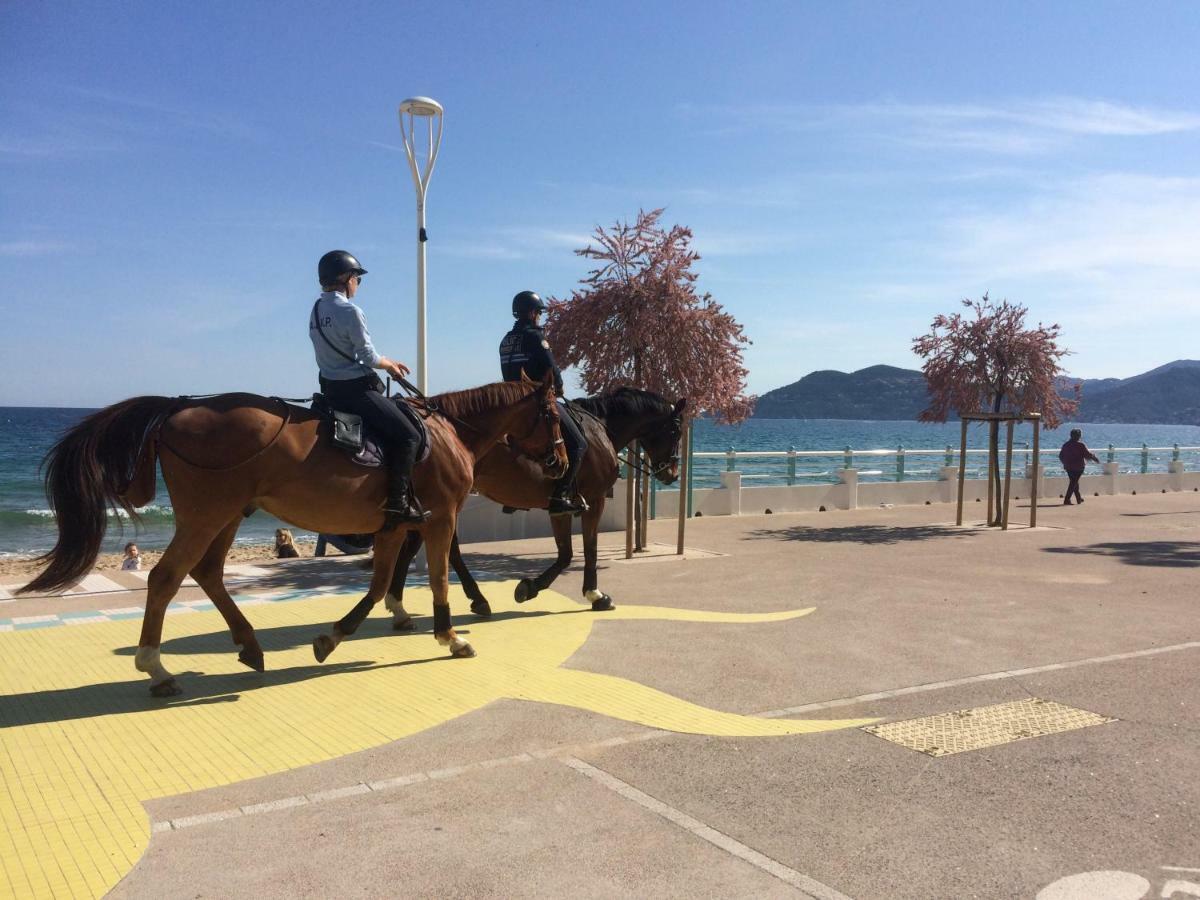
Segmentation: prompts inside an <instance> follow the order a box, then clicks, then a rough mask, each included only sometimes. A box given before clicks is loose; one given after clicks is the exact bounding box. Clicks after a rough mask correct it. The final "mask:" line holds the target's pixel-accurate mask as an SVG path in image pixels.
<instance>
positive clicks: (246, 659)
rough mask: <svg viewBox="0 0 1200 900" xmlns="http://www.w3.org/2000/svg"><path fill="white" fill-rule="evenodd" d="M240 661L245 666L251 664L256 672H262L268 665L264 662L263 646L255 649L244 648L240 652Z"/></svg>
mask: <svg viewBox="0 0 1200 900" xmlns="http://www.w3.org/2000/svg"><path fill="white" fill-rule="evenodd" d="M238 662H240V663H241V664H242V665H244V666H249V667H250V668H251V669H253V670H254V671H255V672H262V671H264V670H265V669H266V666H265V665H264V664H263V652H262V648H261V647H260V648H257V649H255V650H246V649H243V650H242V651H241V652H240V653H239V654H238Z"/></svg>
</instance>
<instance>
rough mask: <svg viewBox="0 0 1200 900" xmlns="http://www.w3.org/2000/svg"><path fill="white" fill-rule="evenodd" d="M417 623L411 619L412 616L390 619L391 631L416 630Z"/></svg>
mask: <svg viewBox="0 0 1200 900" xmlns="http://www.w3.org/2000/svg"><path fill="white" fill-rule="evenodd" d="M416 630H417V623H416V622H414V621H413V620H412V616H408V617H406V618H403V619H400V620H399V621H396V620H394V619H393V620H392V631H416Z"/></svg>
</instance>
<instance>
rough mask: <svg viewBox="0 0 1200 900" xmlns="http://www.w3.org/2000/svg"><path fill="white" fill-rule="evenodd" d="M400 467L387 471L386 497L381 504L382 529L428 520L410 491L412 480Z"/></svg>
mask: <svg viewBox="0 0 1200 900" xmlns="http://www.w3.org/2000/svg"><path fill="white" fill-rule="evenodd" d="M399 468H400V467H398V466H397V467H396V468H395V469H389V470H388V496H387V502H385V503H384V504H383V512H384V516H385V518H384V527H385V528H394V527H395V526H397V525H420V524H421V523H422V522H424V521H425V520H426V519H428V518H429V515H430V514H429V513H428V512H426V511H425V510H423V509H422V508H421V502H420V501H419V500H417V495H416V494H415V493H414V492H413V489H412V479H411V478H409V475H408V472H405V471H403V470H399Z"/></svg>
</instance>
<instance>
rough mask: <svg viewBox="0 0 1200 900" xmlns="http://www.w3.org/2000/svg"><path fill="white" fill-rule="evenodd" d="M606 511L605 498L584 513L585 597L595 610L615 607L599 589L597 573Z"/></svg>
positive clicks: (608, 597) (602, 610)
mask: <svg viewBox="0 0 1200 900" xmlns="http://www.w3.org/2000/svg"><path fill="white" fill-rule="evenodd" d="M603 512H604V498H603V497H601V498H600V499H599V500H598V501H597V502H595V503H593V504H592V505H591V507H590V508H589V509H587V510H586V511H585V512H584V514H583V517H582V518H583V598H584V599H585V600H587V601H589V602H590V603H591V604H592V611H593V612H606V611H608V610H610V609H613V608H614V607H613V602H612V597H610V596H608V594H606V593H604V592H603V591H601V590H599V589H598V587H597V586H598V583H599V580H598V576H597V573H596V562H597V552H596V533H597V532H598V531H599V530H600V515H601V514H602V513H603Z"/></svg>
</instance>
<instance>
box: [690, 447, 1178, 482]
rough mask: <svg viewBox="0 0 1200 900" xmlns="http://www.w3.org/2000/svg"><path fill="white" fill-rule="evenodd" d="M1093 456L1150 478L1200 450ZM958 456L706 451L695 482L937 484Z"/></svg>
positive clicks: (1020, 458) (698, 454)
mask: <svg viewBox="0 0 1200 900" xmlns="http://www.w3.org/2000/svg"><path fill="white" fill-rule="evenodd" d="M1003 452H1004V448H1003V447H1001V455H1002V456H1003ZM1058 452H1059V451H1058V448H1056V447H1048V448H1044V449H1040V450H1039V453H1038V456H1039V463H1040V464H1041V465H1045V464H1046V458H1047V457H1049V458H1050V459H1052V460H1056V459H1057V457H1058ZM1093 452H1096V454H1097V455H1098V456H1099V457H1100V458H1101V460H1102V461H1107V462H1110V463H1111V462H1117V463H1120V464H1121V465H1122V468H1123V470H1124V471H1128V472H1130V473H1133V472H1138V471H1140V472H1141V473H1143V474H1146V473H1150V472H1153V471H1166V468H1167V467H1166V465H1165V463H1166V462H1168V461H1170V462H1181V461H1182V459H1183V455H1184V454H1196V453H1200V446H1180V445H1178V444H1173V445H1171V446H1169V447H1150V446H1148V445H1146V444H1143V445H1141V446H1140V447H1114V446H1112V445H1109V446H1108V447H1105V448H1099V449H1097V450H1094V451H1093ZM987 453H988V451H987V450H986V449H983V448H968V449H967V451H966V459H967V462H971V461H972V460H971V458H972V457H975V458H977V459H978V461H979V466H977V467H974V466H970V465H968V467H967V477H969V478H974V477H983V472H982V470H983V469H984V468H985V465H984V462H985V459H986V456H987ZM1163 454H1170V456H1169V458H1168V457H1165V456H1164V455H1163ZM959 455H960V451H959V449H958V448H957V447H953V446H947V447H945V448H943V449H932V448H920V449H908V448H906V447H898V448H896V449H895V450H893V449H890V448H879V449H870V450H855V449H854V448H852V447H844V448H842V449H841V450H795V449H789V450H735V449H733V448H730V449H728V450H701V451H694V452H693V453H692V463H693V470H694V475H693V480H695V479H697V478H698V479H700V480H702V481H704V482H713V483H715V482H716V481H717V480H719V477H720V472H721V471H727V472H735V471H738V472H741V473H742V478H743V479H755V480H763V481H775V482H779V483H784V484H788V485H792V484H796V483H797V482H798V481H804V480H809V481H811V480H814V479H821V480H826V481H836V480H837V479H838V474H837V472H838V470H839V469H857V470H858V474H859V476H860V477H863V476H865V477H867V478H872V477H874V478H882V479H888V480H896V481H920V480H935V479H936V478H937V477H938V473H937V469H936V468H931V467H929V466H928V462H929V460H930V458H937V457H941V458H942V460H943V462H942V465H943V466H957V465H959V464H960V463H959ZM1032 456H1033V451H1032V449H1030V447H1029V446H1028V445H1024V446H1020V447H1014V448H1013V463H1014V466H1016V465H1017V464H1018V463H1019V462H1023V463H1024V465H1025V466H1026V467H1028V466H1029V465H1031V464H1032ZM1106 456H1107V459H1106V460H1105V457H1106ZM889 458H894V460H895V463H894V467H893V466H888V467H886V469H885V467H884V466H883V463H884V460H887V459H889ZM910 459H913V460H919V461H920V462H924V463H925V466H924V467H921V468H917V467H909V466H908V462H909V460H910ZM821 460H830V461H840V465H836V466H825V467H816V468H814V467H813V465H812V464H813V463H816V462H819V461H821ZM862 460H870V461H871V462H876V465H877V466H878V468H866V469H864V468H860V467H859V466H858V465H857V464H856V463H857V462H859V461H862ZM717 461H722V462H723V463H724V465H723V466H721V465H719V464H717ZM779 461H783V462H784V463H785V465H784V466H782V467H780V466H779V465H778V462H779ZM918 465H919V463H918Z"/></svg>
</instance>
